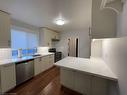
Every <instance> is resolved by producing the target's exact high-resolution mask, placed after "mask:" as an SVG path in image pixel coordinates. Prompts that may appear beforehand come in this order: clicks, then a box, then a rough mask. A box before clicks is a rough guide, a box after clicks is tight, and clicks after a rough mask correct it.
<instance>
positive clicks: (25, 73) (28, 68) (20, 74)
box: [16, 60, 34, 85]
mask: <svg viewBox="0 0 127 95" xmlns="http://www.w3.org/2000/svg"><path fill="white" fill-rule="evenodd" d="M33 76H34V61H33V60H27V61H22V62H17V63H16V85H19V84H21V83H23V82H25V81H27V80H28V79H30V78H32V77H33Z"/></svg>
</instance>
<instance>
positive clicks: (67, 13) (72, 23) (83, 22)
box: [0, 0, 92, 31]
mask: <svg viewBox="0 0 127 95" xmlns="http://www.w3.org/2000/svg"><path fill="white" fill-rule="evenodd" d="M91 8H92V0H0V10H3V11H6V12H9V13H10V14H11V17H12V18H13V19H16V20H19V21H22V22H25V23H27V24H31V25H34V26H37V27H49V28H53V29H56V30H59V31H66V30H72V29H73V30H74V29H85V28H88V27H89V26H90V25H91ZM59 17H62V18H63V19H65V21H66V24H65V25H64V26H57V25H56V24H55V23H54V20H56V19H57V18H59Z"/></svg>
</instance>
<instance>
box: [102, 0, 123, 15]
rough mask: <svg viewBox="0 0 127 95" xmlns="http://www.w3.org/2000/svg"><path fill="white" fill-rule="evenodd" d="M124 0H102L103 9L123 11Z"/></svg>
mask: <svg viewBox="0 0 127 95" xmlns="http://www.w3.org/2000/svg"><path fill="white" fill-rule="evenodd" d="M123 2H124V1H123V0H102V3H101V7H100V8H101V9H104V8H105V9H106V8H107V9H111V10H113V11H115V12H116V13H118V14H119V13H120V12H122V9H123Z"/></svg>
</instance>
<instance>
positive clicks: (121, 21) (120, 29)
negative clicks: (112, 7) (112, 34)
mask: <svg viewBox="0 0 127 95" xmlns="http://www.w3.org/2000/svg"><path fill="white" fill-rule="evenodd" d="M117 36H118V37H123V36H127V0H126V2H125V3H124V5H123V11H122V12H121V13H120V14H119V15H118V17H117Z"/></svg>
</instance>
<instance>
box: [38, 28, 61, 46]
mask: <svg viewBox="0 0 127 95" xmlns="http://www.w3.org/2000/svg"><path fill="white" fill-rule="evenodd" d="M52 39H59V33H57V32H55V31H53V30H50V29H47V28H41V29H40V33H39V46H48V47H52Z"/></svg>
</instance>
